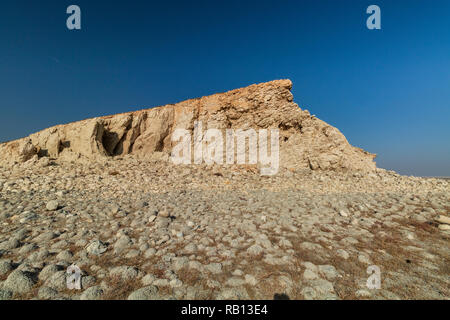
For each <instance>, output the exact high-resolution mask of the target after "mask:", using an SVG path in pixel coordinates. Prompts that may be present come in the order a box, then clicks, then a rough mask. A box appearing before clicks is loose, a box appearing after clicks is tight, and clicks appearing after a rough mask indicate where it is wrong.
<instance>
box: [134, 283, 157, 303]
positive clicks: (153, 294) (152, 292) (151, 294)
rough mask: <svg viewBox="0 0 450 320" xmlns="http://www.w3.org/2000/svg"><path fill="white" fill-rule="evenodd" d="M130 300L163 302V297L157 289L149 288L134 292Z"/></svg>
mask: <svg viewBox="0 0 450 320" xmlns="http://www.w3.org/2000/svg"><path fill="white" fill-rule="evenodd" d="M128 300H161V297H160V296H159V294H158V288H157V287H155V286H148V287H144V288H141V289H139V290H136V291H134V292H132V293H131V294H130V295H129V296H128Z"/></svg>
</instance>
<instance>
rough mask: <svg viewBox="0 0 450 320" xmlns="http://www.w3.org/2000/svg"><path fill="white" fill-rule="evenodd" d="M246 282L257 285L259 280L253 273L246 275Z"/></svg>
mask: <svg viewBox="0 0 450 320" xmlns="http://www.w3.org/2000/svg"><path fill="white" fill-rule="evenodd" d="M245 282H246V283H248V284H249V285H251V286H256V285H257V284H258V280H256V278H255V277H254V276H253V275H251V274H246V275H245Z"/></svg>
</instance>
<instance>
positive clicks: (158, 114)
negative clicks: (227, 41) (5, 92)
mask: <svg viewBox="0 0 450 320" xmlns="http://www.w3.org/2000/svg"><path fill="white" fill-rule="evenodd" d="M291 88H292V82H291V81H290V80H275V81H271V82H267V83H261V84H255V85H251V86H249V87H246V88H241V89H236V90H232V91H229V92H226V93H218V94H214V95H211V96H207V97H202V98H198V99H191V100H187V101H183V102H180V103H177V104H173V105H165V106H161V107H157V108H152V109H146V110H140V111H135V112H129V113H123V114H117V115H111V116H106V117H99V118H94V119H88V120H83V121H78V122H74V123H69V124H66V125H58V126H55V127H51V128H48V129H45V130H43V131H40V132H37V133H35V134H32V135H30V136H29V137H26V138H23V139H19V140H16V141H11V142H7V143H4V144H1V145H0V163H1V164H3V165H12V164H14V163H17V162H25V161H29V160H32V159H34V160H36V159H37V158H40V157H50V158H53V159H58V160H61V161H94V160H97V159H102V158H105V157H114V156H123V155H132V156H136V157H140V158H146V157H151V158H155V157H156V158H159V159H161V161H169V157H168V155H169V154H170V152H171V150H172V148H173V146H174V144H175V143H176V142H172V133H173V132H174V130H175V129H187V130H189V131H191V132H193V130H194V123H195V122H196V121H201V122H202V123H203V129H204V130H206V129H208V128H215V129H243V130H246V129H249V128H253V129H255V130H258V129H271V128H277V129H279V144H280V167H284V168H311V169H313V170H317V169H322V170H341V169H350V170H363V171H371V170H374V169H375V162H374V161H373V160H374V158H375V155H373V154H371V153H368V152H366V151H364V150H361V149H359V148H355V147H352V146H351V145H350V144H349V143H348V141H347V139H346V138H345V137H344V136H343V135H342V134H341V133H340V132H339V130H338V129H336V128H334V127H332V126H330V125H328V124H327V123H325V122H323V121H321V120H319V119H317V118H315V117H314V116H311V115H310V114H309V112H308V111H307V110H301V109H300V108H299V106H298V105H297V104H295V103H294V102H293V96H292V94H291V91H290V90H291Z"/></svg>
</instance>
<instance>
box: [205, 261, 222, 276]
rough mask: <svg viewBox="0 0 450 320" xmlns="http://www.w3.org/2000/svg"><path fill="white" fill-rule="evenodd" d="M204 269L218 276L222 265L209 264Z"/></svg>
mask: <svg viewBox="0 0 450 320" xmlns="http://www.w3.org/2000/svg"><path fill="white" fill-rule="evenodd" d="M205 269H206V270H208V271H209V272H211V273H214V274H219V273H221V272H222V264H221V263H210V264H208V265H207V266H205Z"/></svg>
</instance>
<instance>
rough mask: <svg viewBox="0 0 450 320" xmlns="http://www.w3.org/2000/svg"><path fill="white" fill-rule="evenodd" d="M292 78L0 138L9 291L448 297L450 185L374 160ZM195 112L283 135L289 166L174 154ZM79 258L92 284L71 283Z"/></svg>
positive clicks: (2, 280)
mask: <svg viewBox="0 0 450 320" xmlns="http://www.w3.org/2000/svg"><path fill="white" fill-rule="evenodd" d="M291 86H292V84H291V83H290V81H288V80H279V81H274V82H269V83H266V84H260V85H254V86H250V87H247V88H243V89H238V90H234V91H230V92H228V93H224V94H218V95H213V96H210V97H204V98H200V99H195V100H189V101H187V102H182V103H180V104H176V105H169V106H164V107H160V108H154V109H148V110H143V111H137V112H133V113H127V114H122V115H116V116H110V117H102V118H96V119H88V120H84V121H81V122H77V123H72V124H68V125H62V126H57V127H53V128H49V129H46V130H44V131H42V132H39V133H36V134H34V135H32V136H30V137H27V138H24V139H21V140H17V141H12V142H8V143H5V144H2V145H0V152H1V153H0V224H1V228H0V299H273V298H274V296H275V295H284V296H288V297H289V298H290V299H449V298H450V264H449V261H450V245H449V244H450V242H449V239H450V215H449V212H450V184H449V181H448V180H446V179H438V178H418V177H407V176H401V175H398V174H396V173H395V172H393V171H387V170H384V169H379V168H376V166H375V163H374V162H373V160H374V157H375V156H374V155H372V154H370V153H368V152H366V151H363V150H361V149H358V148H355V147H353V146H351V145H350V144H349V143H348V142H347V140H346V139H345V137H344V136H343V135H342V134H341V133H340V132H339V131H338V130H337V129H336V128H333V127H331V126H330V125H328V124H326V123H324V122H323V121H321V120H319V119H317V118H315V117H314V116H312V115H310V114H309V112H308V111H306V110H303V109H301V108H299V107H298V106H297V105H296V104H295V103H293V97H292V95H291V94H290V89H291ZM195 120H197V121H198V120H201V121H204V123H205V124H208V126H209V127H212V126H215V127H217V128H220V129H225V128H244V129H246V128H255V129H262V128H277V129H279V130H280V168H279V170H278V172H277V174H274V175H269V176H262V175H261V174H260V166H259V165H253V164H252V165H251V164H246V165H237V164H233V165H226V164H222V165H219V164H213V165H206V164H204V163H203V164H183V165H175V164H173V163H171V161H169V158H168V155H169V153H170V150H171V148H172V147H173V143H172V141H171V137H170V135H171V134H172V133H173V130H174V129H175V128H179V127H182V128H185V129H186V130H194V126H193V123H194V121H195ZM72 264H74V265H76V266H78V267H79V268H80V269H81V271H82V277H81V289H80V290H76V289H68V288H67V283H66V277H67V273H66V270H67V268H68V267H69V266H70V265H72ZM369 266H378V267H379V268H380V271H381V274H380V279H381V287H380V288H379V289H371V288H368V287H367V279H368V278H369V276H370V274H368V273H367V268H368V267H369Z"/></svg>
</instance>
